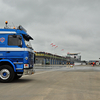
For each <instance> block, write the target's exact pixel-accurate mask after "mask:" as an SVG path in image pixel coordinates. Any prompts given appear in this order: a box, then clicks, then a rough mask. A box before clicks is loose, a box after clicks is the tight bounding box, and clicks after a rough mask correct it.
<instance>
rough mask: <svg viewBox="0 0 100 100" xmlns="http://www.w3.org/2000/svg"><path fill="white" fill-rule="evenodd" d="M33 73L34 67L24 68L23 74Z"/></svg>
mask: <svg viewBox="0 0 100 100" xmlns="http://www.w3.org/2000/svg"><path fill="white" fill-rule="evenodd" d="M34 73H35V70H34V69H24V73H23V74H24V75H32V74H34Z"/></svg>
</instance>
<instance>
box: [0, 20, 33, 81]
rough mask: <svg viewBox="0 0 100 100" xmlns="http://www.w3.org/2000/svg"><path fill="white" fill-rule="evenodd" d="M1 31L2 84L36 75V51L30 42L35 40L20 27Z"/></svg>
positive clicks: (6, 27)
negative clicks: (24, 76)
mask: <svg viewBox="0 0 100 100" xmlns="http://www.w3.org/2000/svg"><path fill="white" fill-rule="evenodd" d="M5 24H6V26H5V27H4V28H3V29H0V82H4V83H5V82H11V81H13V80H14V79H19V78H20V77H22V75H31V74H34V72H35V70H34V69H33V66H34V62H35V55H34V50H33V48H32V46H31V43H30V40H33V38H32V37H31V36H30V35H29V34H27V31H26V30H25V29H24V28H23V27H22V26H21V25H19V26H18V27H17V28H9V27H8V25H7V24H8V22H7V21H6V22H5Z"/></svg>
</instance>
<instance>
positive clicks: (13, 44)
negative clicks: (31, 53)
mask: <svg viewBox="0 0 100 100" xmlns="http://www.w3.org/2000/svg"><path fill="white" fill-rule="evenodd" d="M23 51H24V49H23V48H22V37H21V36H20V35H8V45H7V52H6V55H7V58H8V59H10V60H11V61H12V62H23V54H24V53H23Z"/></svg>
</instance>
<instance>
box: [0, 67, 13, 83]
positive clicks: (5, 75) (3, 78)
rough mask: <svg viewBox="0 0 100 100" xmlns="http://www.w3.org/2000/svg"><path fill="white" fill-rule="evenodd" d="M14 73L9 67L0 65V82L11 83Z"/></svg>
mask: <svg viewBox="0 0 100 100" xmlns="http://www.w3.org/2000/svg"><path fill="white" fill-rule="evenodd" d="M14 76H15V73H14V70H13V68H12V67H11V66H9V65H2V66H0V82H3V83H6V82H11V81H12V80H13V79H14Z"/></svg>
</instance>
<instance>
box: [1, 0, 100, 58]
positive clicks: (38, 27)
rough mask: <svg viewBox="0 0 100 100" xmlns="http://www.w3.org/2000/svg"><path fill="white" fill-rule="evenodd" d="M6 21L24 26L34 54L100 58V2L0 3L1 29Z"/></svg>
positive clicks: (21, 0)
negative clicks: (29, 36)
mask: <svg viewBox="0 0 100 100" xmlns="http://www.w3.org/2000/svg"><path fill="white" fill-rule="evenodd" d="M6 20H7V21H8V22H9V26H18V25H22V26H23V27H25V29H26V30H27V32H28V34H30V35H31V36H32V37H33V38H34V40H33V41H31V43H32V46H33V48H34V50H35V51H43V52H49V53H54V54H58V55H63V56H66V55H67V53H68V52H70V53H78V52H80V53H81V56H82V60H98V59H99V58H100V0H0V27H4V22H5V21H6ZM51 43H53V44H54V45H56V46H58V47H57V48H55V46H54V47H52V46H51V45H50V44H51ZM62 49H63V50H62Z"/></svg>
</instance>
